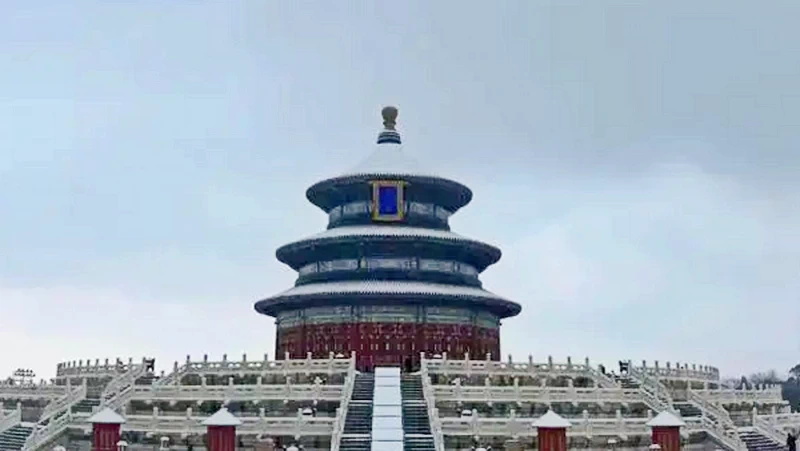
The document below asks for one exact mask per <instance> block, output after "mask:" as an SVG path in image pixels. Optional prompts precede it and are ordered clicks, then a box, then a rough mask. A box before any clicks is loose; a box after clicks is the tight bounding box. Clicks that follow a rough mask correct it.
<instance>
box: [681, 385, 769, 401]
mask: <svg viewBox="0 0 800 451" xmlns="http://www.w3.org/2000/svg"><path fill="white" fill-rule="evenodd" d="M691 391H692V392H693V393H695V394H696V395H698V396H700V397H702V398H703V399H706V400H708V401H709V402H713V403H718V404H744V403H749V404H783V403H784V402H785V401H784V400H783V394H782V393H781V387H780V386H779V385H776V386H769V387H767V386H763V385H762V386H759V387H756V388H754V389H752V390H746V389H740V390H736V389H730V388H724V389H718V390H709V389H703V390H699V389H691Z"/></svg>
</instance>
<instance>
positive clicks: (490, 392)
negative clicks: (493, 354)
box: [432, 379, 644, 404]
mask: <svg viewBox="0 0 800 451" xmlns="http://www.w3.org/2000/svg"><path fill="white" fill-rule="evenodd" d="M515 382H516V379H515ZM432 390H433V395H434V399H436V400H437V401H459V402H486V403H492V402H506V403H511V402H513V403H517V404H520V403H523V402H532V401H533V402H571V403H579V402H582V403H587V402H591V403H599V404H602V403H632V402H644V400H643V399H642V395H641V393H640V390H639V389H628V388H596V387H592V388H577V387H574V386H571V387H535V386H520V385H514V386H503V387H498V386H491V385H486V386H483V387H475V386H463V385H461V383H460V381H459V380H456V381H455V384H454V385H433V386H432Z"/></svg>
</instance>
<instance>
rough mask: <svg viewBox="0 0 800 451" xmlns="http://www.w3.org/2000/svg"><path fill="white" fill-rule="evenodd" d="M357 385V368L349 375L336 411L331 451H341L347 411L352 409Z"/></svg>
mask: <svg viewBox="0 0 800 451" xmlns="http://www.w3.org/2000/svg"><path fill="white" fill-rule="evenodd" d="M355 385H356V370H355V366H353V367H352V368H351V371H350V372H348V373H347V377H346V378H345V381H344V388H343V389H342V398H341V401H340V402H339V407H338V408H337V409H336V416H335V418H334V421H333V432H331V451H339V448H340V446H341V444H342V435H344V426H345V423H346V419H347V411H348V409H349V407H350V400H351V399H352V398H353V390H354V388H355Z"/></svg>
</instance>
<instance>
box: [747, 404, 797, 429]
mask: <svg viewBox="0 0 800 451" xmlns="http://www.w3.org/2000/svg"><path fill="white" fill-rule="evenodd" d="M774 411H775V409H773V412H774ZM753 417H754V420H755V419H757V420H760V421H764V422H765V423H766V424H769V425H770V426H771V427H773V428H774V429H777V430H780V431H789V430H791V431H795V432H796V431H797V430H798V429H800V413H797V412H794V413H771V414H767V415H758V414H757V413H754V414H753ZM754 423H755V421H754Z"/></svg>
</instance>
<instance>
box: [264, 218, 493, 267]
mask: <svg viewBox="0 0 800 451" xmlns="http://www.w3.org/2000/svg"><path fill="white" fill-rule="evenodd" d="M360 237H371V238H390V239H426V240H434V241H441V242H451V243H460V244H464V245H466V246H470V247H475V248H479V249H481V250H483V251H484V252H486V254H487V255H489V258H488V261H487V262H486V266H489V265H491V264H494V263H496V262H497V261H498V260H499V259H500V256H501V255H502V252H501V251H500V249H499V248H498V247H496V246H493V245H491V244H488V243H484V242H481V241H477V240H473V239H470V238H467V237H464V236H462V235H459V234H457V233H454V232H451V231H449V230H438V229H429V228H422V227H408V226H393V225H363V226H342V227H335V228H332V229H327V230H325V231H324V232H321V233H317V234H315V235H312V236H310V237H307V238H304V239H301V240H298V241H294V242H292V243H289V244H285V245H283V246H281V247H280V248H278V250H277V252H276V254H277V256H278V259H279V260H280V261H282V262H284V263H287V264H289V262H287V261H286V256H287V254H288V253H290V252H292V251H293V250H296V249H298V248H303V247H308V246H312V245H315V244H323V243H327V242H333V241H337V240H347V239H352V238H360Z"/></svg>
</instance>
